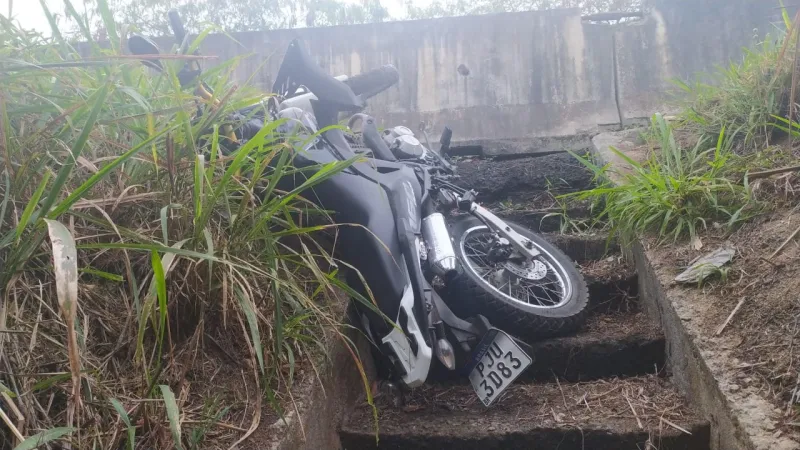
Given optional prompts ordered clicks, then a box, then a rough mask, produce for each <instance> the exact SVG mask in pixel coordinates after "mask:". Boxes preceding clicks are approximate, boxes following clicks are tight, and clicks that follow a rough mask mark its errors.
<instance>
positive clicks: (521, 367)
mask: <svg viewBox="0 0 800 450" xmlns="http://www.w3.org/2000/svg"><path fill="white" fill-rule="evenodd" d="M493 334H494V336H493V337H492V335H493ZM484 339H486V340H487V341H481V344H479V345H478V348H479V349H486V353H484V354H483V356H482V357H481V358H480V360H478V362H477V363H476V364H475V367H474V368H473V369H472V371H471V372H470V374H469V381H470V382H471V383H472V388H473V389H475V393H476V394H478V398H480V399H481V401H482V402H483V404H484V405H486V406H489V405H491V404H492V402H494V401H495V399H497V398H498V397H500V394H502V393H503V391H505V390H506V389H508V387H509V386H511V383H513V382H514V380H515V379H516V378H517V377H518V376H519V374H521V373H522V372H524V371H525V369H527V368H528V366H530V365H531V363H532V362H533V361H532V360H531V358H530V356H528V355H527V354H526V353H525V352H524V351H523V350H522V349H521V348H520V347H519V345H517V343H516V342H514V340H513V339H511V338H510V337H509V336H508V335H507V334H505V333H504V332H502V331H500V330H497V329H492V330H490V332H489V333H488V334H487V336H486V337H485V338H484ZM488 339H491V341H488Z"/></svg>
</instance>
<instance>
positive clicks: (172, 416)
mask: <svg viewBox="0 0 800 450" xmlns="http://www.w3.org/2000/svg"><path fill="white" fill-rule="evenodd" d="M158 387H159V388H160V389H161V395H162V396H163V397H164V407H165V408H166V409H167V420H169V430H170V432H171V433H172V440H173V442H174V443H175V448H177V449H178V450H183V445H182V444H181V422H180V411H179V410H178V403H177V402H176V401H175V394H173V393H172V389H170V388H169V386H167V385H164V384H162V385H159V386H158Z"/></svg>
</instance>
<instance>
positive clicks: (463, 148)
mask: <svg viewBox="0 0 800 450" xmlns="http://www.w3.org/2000/svg"><path fill="white" fill-rule="evenodd" d="M590 146H591V138H590V135H588V134H576V135H571V136H547V137H531V138H524V139H475V140H461V141H459V142H458V143H457V145H456V146H455V147H451V150H450V152H449V153H450V154H451V155H481V156H488V157H495V158H503V157H519V156H521V155H531V156H541V155H546V154H550V153H561V152H565V151H567V150H569V151H571V152H576V153H584V152H585V150H586V149H587V148H589V147H590Z"/></svg>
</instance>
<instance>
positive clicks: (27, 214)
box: [17, 170, 50, 241]
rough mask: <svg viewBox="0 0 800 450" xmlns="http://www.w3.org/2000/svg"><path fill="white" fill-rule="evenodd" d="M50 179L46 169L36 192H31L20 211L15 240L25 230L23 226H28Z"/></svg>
mask: <svg viewBox="0 0 800 450" xmlns="http://www.w3.org/2000/svg"><path fill="white" fill-rule="evenodd" d="M49 181H50V171H49V170H48V171H46V172H45V173H44V176H43V177H42V181H41V182H40V183H39V187H37V188H36V192H34V193H33V197H31V199H30V200H29V201H28V204H27V205H25V210H24V211H22V217H21V218H20V219H19V224H17V240H18V241H19V238H20V237H21V236H22V232H23V231H25V227H27V226H28V221H30V219H31V216H32V215H33V211H34V210H35V209H36V207H37V206H38V205H39V200H40V199H41V198H42V193H43V192H44V190H45V188H46V187H47V183H48V182H49Z"/></svg>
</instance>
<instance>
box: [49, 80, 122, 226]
mask: <svg viewBox="0 0 800 450" xmlns="http://www.w3.org/2000/svg"><path fill="white" fill-rule="evenodd" d="M108 90H109V86H108V84H104V85H103V87H102V88H100V90H99V91H97V93H96V94H95V98H94V104H93V106H92V111H91V112H90V113H89V118H88V119H87V120H86V124H85V125H84V127H83V130H82V131H81V134H80V136H79V137H78V140H77V141H76V142H75V145H74V146H73V147H72V154H71V155H70V156H69V157H67V159H66V161H64V165H62V166H61V169H60V170H59V171H58V175H57V176H56V179H55V181H54V182H53V186H52V187H51V188H50V195H48V196H47V198H46V199H45V201H44V204H43V205H42V208H41V209H40V210H39V211H42V214H40V215H41V216H47V217H50V218H54V217H57V216H58V214H54V215H48V212H49V211H50V208H51V207H52V206H53V204H55V202H56V198H57V197H58V196H59V194H61V191H62V189H63V188H64V185H65V184H66V183H67V180H68V179H69V176H70V174H71V173H72V169H73V167H75V162H76V161H77V159H78V157H79V156H81V153H83V149H84V148H85V147H86V143H87V142H88V141H89V135H90V134H91V132H92V129H94V124H95V122H97V116H98V115H99V114H100V111H101V110H102V109H103V105H104V102H105V101H106V96H107V95H108Z"/></svg>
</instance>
